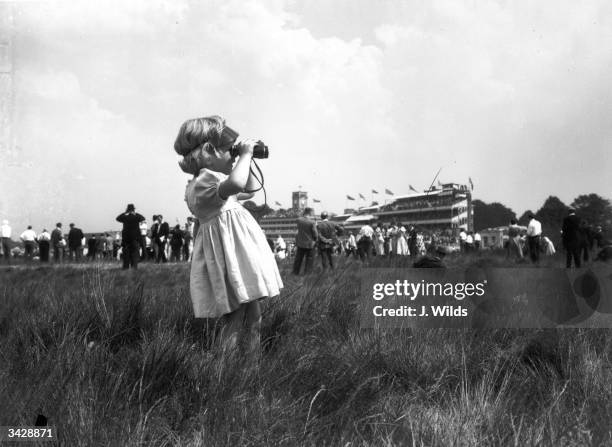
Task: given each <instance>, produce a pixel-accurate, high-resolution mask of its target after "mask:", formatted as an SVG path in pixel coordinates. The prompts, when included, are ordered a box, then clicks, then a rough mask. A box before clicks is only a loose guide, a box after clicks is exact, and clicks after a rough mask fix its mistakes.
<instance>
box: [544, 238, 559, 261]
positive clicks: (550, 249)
mask: <svg viewBox="0 0 612 447" xmlns="http://www.w3.org/2000/svg"><path fill="white" fill-rule="evenodd" d="M542 249H543V251H544V254H545V255H546V256H552V255H554V254H555V253H556V251H555V246H554V245H553V243H552V241H551V240H550V239H549V238H548V237H546V236H542Z"/></svg>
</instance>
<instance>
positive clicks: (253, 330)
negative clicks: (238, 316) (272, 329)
mask: <svg viewBox="0 0 612 447" xmlns="http://www.w3.org/2000/svg"><path fill="white" fill-rule="evenodd" d="M242 307H245V308H246V329H247V337H248V340H247V344H248V348H247V349H248V350H249V352H250V353H251V354H256V355H259V352H260V349H261V344H260V343H261V306H260V305H259V301H253V302H250V303H246V304H244V305H243V306H242Z"/></svg>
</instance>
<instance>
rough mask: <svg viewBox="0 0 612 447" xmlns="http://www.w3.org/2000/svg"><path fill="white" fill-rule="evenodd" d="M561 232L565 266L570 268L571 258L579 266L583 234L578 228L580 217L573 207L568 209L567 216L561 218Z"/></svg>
mask: <svg viewBox="0 0 612 447" xmlns="http://www.w3.org/2000/svg"><path fill="white" fill-rule="evenodd" d="M561 233H562V235H561V236H562V241H563V247H564V248H565V253H566V258H565V267H566V268H571V266H572V258H574V265H575V266H576V267H577V268H580V248H581V246H582V240H583V238H584V235H583V234H582V229H581V228H580V218H579V217H578V216H576V211H574V210H573V209H570V210H569V211H568V215H567V217H566V218H565V219H563V226H562V228H561Z"/></svg>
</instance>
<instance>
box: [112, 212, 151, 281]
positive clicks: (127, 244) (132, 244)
mask: <svg viewBox="0 0 612 447" xmlns="http://www.w3.org/2000/svg"><path fill="white" fill-rule="evenodd" d="M116 220H117V222H121V223H122V224H123V231H122V232H121V245H122V247H123V268H124V269H129V268H130V267H133V268H135V269H136V268H138V260H139V259H140V252H139V249H140V222H142V221H143V220H145V218H144V216H142V215H141V214H138V213H137V212H136V208H135V207H134V205H133V204H131V203H130V204H129V205H128V206H127V208H126V210H125V212H124V213H121V214H119V215H118V216H117V219H116Z"/></svg>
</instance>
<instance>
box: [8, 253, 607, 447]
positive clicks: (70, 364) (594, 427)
mask: <svg viewBox="0 0 612 447" xmlns="http://www.w3.org/2000/svg"><path fill="white" fill-rule="evenodd" d="M470 262H474V263H478V264H480V265H484V264H486V265H497V266H507V265H508V264H507V262H506V261H505V260H504V259H503V258H501V257H494V256H489V257H485V258H470V259H468V260H465V259H461V260H458V259H456V258H455V259H450V260H449V264H450V265H451V266H452V265H467V264H466V263H470ZM548 262H549V263H551V265H557V264H558V263H559V262H560V260H559V259H558V258H557V259H555V260H552V261H548ZM555 263H557V264H555ZM373 264H374V266H378V267H385V266H388V265H389V261H388V260H375V261H374V262H373ZM391 264H393V265H394V266H400V267H401V266H403V265H406V266H407V265H408V262H407V261H399V262H398V261H392V262H391ZM141 267H142V268H141V269H139V270H138V271H137V272H133V271H122V270H120V269H119V268H118V266H117V265H113V266H109V265H104V264H90V265H86V266H62V267H57V268H56V267H53V266H49V267H39V266H32V267H29V268H4V269H3V270H1V271H0V425H33V423H34V419H35V418H36V415H37V414H38V413H39V412H42V413H43V414H44V415H45V416H47V417H48V418H49V424H50V425H56V426H57V427H58V429H59V435H60V438H61V441H62V442H61V444H62V445H68V446H79V445H87V446H89V445H112V446H121V445H129V446H133V445H147V446H166V445H168V446H179V445H180V446H210V445H215V446H216V445H227V446H235V445H253V446H260V445H312V446H315V445H316V446H321V445H341V446H366V445H382V446H392V445H409V446H412V445H416V446H421V445H423V446H437V445H444V446H446V445H453V446H457V445H458V446H472V445H486V446H489V445H504V446H505V445H510V446H524V445H543V446H548V445H551V446H582V445H594V446H595V445H612V331H610V330H586V329H580V330H578V329H576V330H569V329H565V330H487V331H484V330H480V331H477V330H443V329H437V330H433V329H432V330H419V331H416V330H415V331H409V330H387V331H382V330H373V329H362V328H360V327H359V321H358V314H357V312H356V306H357V302H356V296H357V295H358V290H359V277H360V272H361V271H362V270H361V269H362V268H363V267H361V266H360V264H359V263H357V262H354V261H352V260H349V261H347V260H346V259H341V260H340V266H339V268H338V269H337V270H336V272H334V273H333V274H322V273H315V274H313V275H310V276H307V277H300V278H295V277H292V276H291V275H290V274H289V270H290V268H289V265H288V264H283V265H282V266H281V268H282V274H283V278H284V279H285V289H284V291H283V294H282V296H280V297H278V298H274V299H269V300H266V301H265V302H264V305H263V309H264V317H263V329H262V357H261V361H260V364H259V365H256V364H253V363H249V362H248V361H246V360H245V359H244V358H242V356H241V355H226V354H224V353H223V352H222V351H221V349H220V348H219V347H218V345H217V343H215V336H216V334H217V333H218V330H219V326H220V325H221V324H222V322H218V323H217V322H215V321H200V320H194V319H193V318H192V311H191V303H190V300H189V289H188V266H187V265H186V264H174V265H173V264H168V265H161V266H160V265H150V264H145V265H142V266H141Z"/></svg>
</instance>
